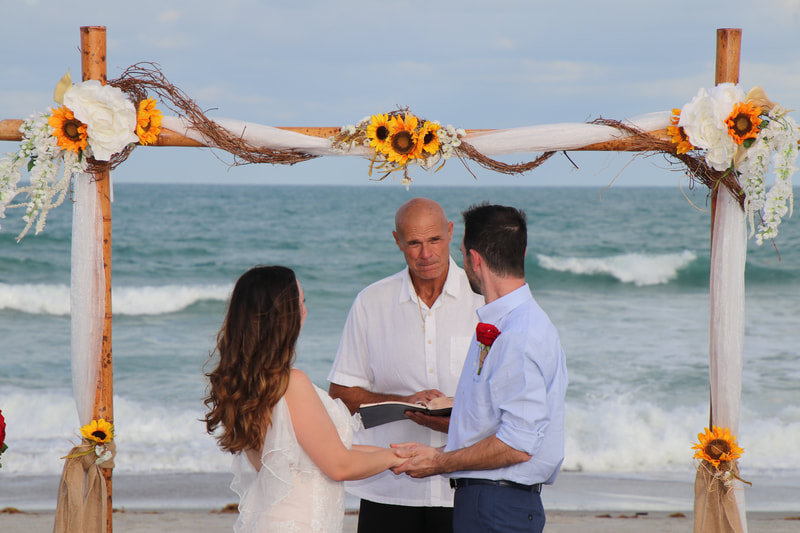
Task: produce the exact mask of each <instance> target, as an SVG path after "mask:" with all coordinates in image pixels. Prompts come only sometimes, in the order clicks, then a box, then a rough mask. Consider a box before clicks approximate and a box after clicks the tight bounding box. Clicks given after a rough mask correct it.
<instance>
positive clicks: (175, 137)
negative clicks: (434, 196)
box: [0, 119, 669, 152]
mask: <svg viewBox="0 0 800 533" xmlns="http://www.w3.org/2000/svg"><path fill="white" fill-rule="evenodd" d="M22 122H23V121H22V120H19V119H5V120H0V141H21V140H22V134H21V133H20V132H19V128H20V126H22ZM278 129H279V130H284V131H293V132H296V133H302V134H303V135H309V136H311V137H322V138H325V139H326V138H328V137H332V136H333V135H336V134H337V133H339V131H341V128H336V127H278ZM492 131H495V130H491V129H488V130H487V129H471V130H466V132H467V133H468V134H469V133H489V132H492ZM650 135H653V136H655V137H657V138H659V139H668V138H669V136H668V135H667V130H665V129H664V130H657V131H652V132H650ZM150 146H188V147H204V146H207V145H205V144H203V143H201V142H198V141H195V140H193V139H190V138H188V137H185V136H183V135H181V134H180V133H176V132H174V131H172V130H168V129H166V128H162V129H161V133H160V134H159V136H158V140H156V142H155V143H153V144H152V145H150ZM570 151H595V152H635V151H637V148H636V147H635V146H634V145H633V144H632V143H631V141H630V139H627V138H622V139H615V140H613V141H605V142H601V143H594V144H589V145H587V146H583V147H581V148H574V149H572V150H570Z"/></svg>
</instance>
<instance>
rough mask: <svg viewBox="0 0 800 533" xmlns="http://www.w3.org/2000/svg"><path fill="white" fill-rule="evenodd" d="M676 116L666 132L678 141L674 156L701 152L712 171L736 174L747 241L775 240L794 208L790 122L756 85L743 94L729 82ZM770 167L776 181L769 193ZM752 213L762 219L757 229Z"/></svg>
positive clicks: (798, 134)
mask: <svg viewBox="0 0 800 533" xmlns="http://www.w3.org/2000/svg"><path fill="white" fill-rule="evenodd" d="M675 112H676V113H677V114H678V115H679V117H680V118H678V117H675V119H674V120H673V124H676V126H675V127H674V129H673V128H670V129H671V130H673V131H671V132H670V134H671V135H673V142H675V143H679V146H678V153H682V151H683V152H685V151H688V150H702V151H703V157H704V159H705V161H706V163H707V164H708V165H709V166H710V167H711V168H713V169H715V170H718V171H720V172H726V173H727V172H734V173H736V175H738V176H739V178H740V183H741V186H742V190H743V191H744V193H745V200H744V209H745V212H746V213H747V219H748V222H749V225H750V237H751V238H752V237H753V236H755V240H756V244H758V245H759V246H760V245H761V244H762V243H763V241H764V239H774V238H775V237H776V236H777V235H778V226H779V225H780V223H781V220H782V219H783V217H785V216H786V214H787V213H788V214H789V216H791V214H792V210H793V207H794V205H793V204H794V198H793V193H792V175H793V174H794V173H795V172H796V171H797V165H796V164H795V162H796V160H797V156H798V144H797V143H798V140H800V129H798V126H797V123H796V122H795V121H794V119H792V118H791V117H789V116H788V115H787V111H786V110H785V109H783V108H782V107H781V106H779V105H777V104H775V103H774V102H771V101H769V99H768V98H767V97H766V94H765V93H764V91H763V89H761V88H760V87H755V88H754V89H752V90H751V91H750V92H749V93H747V94H746V95H745V93H744V91H743V90H742V89H741V88H740V87H739V86H738V85H736V84H733V83H722V84H720V85H718V86H716V87H714V88H713V89H711V90H706V89H700V91H699V92H698V93H697V95H696V96H695V97H694V98H693V99H692V101H691V102H689V103H688V104H686V105H685V106H684V107H683V108H682V109H681V110H679V111H677V110H676V111H675ZM678 128H680V130H682V131H681V132H679V131H677V129H678ZM684 134H685V135H684ZM770 164H771V165H772V170H773V173H774V175H775V179H774V182H773V184H772V186H771V187H770V188H769V191H767V174H768V172H769V168H770ZM787 204H788V205H787ZM756 213H759V215H760V218H761V221H760V223H759V224H758V225H757V224H756V220H755V214H756ZM756 226H757V229H756Z"/></svg>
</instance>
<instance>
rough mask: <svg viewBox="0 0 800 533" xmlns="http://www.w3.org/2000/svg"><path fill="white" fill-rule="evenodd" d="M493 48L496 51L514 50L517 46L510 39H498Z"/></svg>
mask: <svg viewBox="0 0 800 533" xmlns="http://www.w3.org/2000/svg"><path fill="white" fill-rule="evenodd" d="M492 48H493V49H494V50H514V49H516V45H515V44H514V41H513V40H512V39H509V38H508V37H498V38H497V39H495V40H494V45H493V46H492Z"/></svg>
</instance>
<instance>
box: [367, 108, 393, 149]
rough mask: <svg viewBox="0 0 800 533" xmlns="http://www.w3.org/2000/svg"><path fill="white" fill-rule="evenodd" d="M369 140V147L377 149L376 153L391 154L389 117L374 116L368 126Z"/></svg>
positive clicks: (383, 115) (384, 115)
mask: <svg viewBox="0 0 800 533" xmlns="http://www.w3.org/2000/svg"><path fill="white" fill-rule="evenodd" d="M367 138H368V139H369V145H370V146H371V147H373V148H375V152H381V153H384V154H388V153H389V149H390V146H391V145H390V144H389V116H388V115H386V114H385V113H384V114H381V115H372V119H371V120H370V123H369V125H368V126H367Z"/></svg>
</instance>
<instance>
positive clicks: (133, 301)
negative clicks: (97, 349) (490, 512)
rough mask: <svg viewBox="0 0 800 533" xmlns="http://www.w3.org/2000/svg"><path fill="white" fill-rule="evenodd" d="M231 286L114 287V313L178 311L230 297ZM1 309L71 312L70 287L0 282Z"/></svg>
mask: <svg viewBox="0 0 800 533" xmlns="http://www.w3.org/2000/svg"><path fill="white" fill-rule="evenodd" d="M230 291H231V287H230V286H229V285H161V286H144V287H112V289H111V298H112V305H113V308H114V314H119V315H160V314H165V313H174V312H177V311H181V310H182V309H186V308H187V307H189V306H191V305H193V304H195V303H197V302H200V301H204V300H226V299H227V298H228V297H229V296H230ZM0 309H11V310H14V311H22V312H24V313H30V314H44V315H69V310H70V307H69V286H68V285H54V284H8V283H0Z"/></svg>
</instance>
